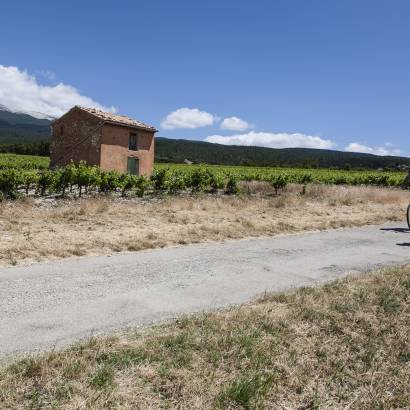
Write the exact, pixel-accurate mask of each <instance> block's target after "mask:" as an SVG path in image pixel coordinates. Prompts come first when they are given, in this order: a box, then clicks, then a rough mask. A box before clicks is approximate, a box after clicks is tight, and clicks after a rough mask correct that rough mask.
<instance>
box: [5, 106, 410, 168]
mask: <svg viewBox="0 0 410 410" xmlns="http://www.w3.org/2000/svg"><path fill="white" fill-rule="evenodd" d="M49 139H50V120H48V119H38V118H35V117H32V116H31V115H28V114H22V113H12V112H10V111H8V110H7V109H6V108H5V107H2V106H0V152H4V151H8V152H17V153H25V154H34V155H36V154H38V153H41V155H47V150H48V144H39V143H40V142H41V141H45V142H47V141H49ZM6 144H7V146H6ZM185 159H188V160H191V161H193V162H195V163H201V162H203V163H208V164H225V165H259V166H275V165H276V166H291V167H296V166H298V167H300V166H305V167H321V168H328V167H337V168H349V167H351V168H369V169H377V168H385V167H395V166H397V165H410V158H402V157H379V156H376V155H370V154H360V153H353V152H342V151H331V150H318V149H308V148H285V149H274V148H264V147H244V146H229V145H220V144H211V143H208V142H202V141H190V140H183V139H179V140H177V139H168V138H161V137H157V138H156V139H155V160H156V161H161V162H183V161H184V160H185Z"/></svg>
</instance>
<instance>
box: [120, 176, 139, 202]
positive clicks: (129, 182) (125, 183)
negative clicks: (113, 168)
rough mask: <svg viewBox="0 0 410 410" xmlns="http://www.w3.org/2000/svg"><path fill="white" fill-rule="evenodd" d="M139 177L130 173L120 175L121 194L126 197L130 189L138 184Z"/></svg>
mask: <svg viewBox="0 0 410 410" xmlns="http://www.w3.org/2000/svg"><path fill="white" fill-rule="evenodd" d="M137 179H138V177H137V176H136V175H130V174H123V175H121V176H120V177H119V185H120V189H121V196H123V197H124V196H125V195H126V194H127V192H128V191H130V190H131V189H133V188H135V187H136V186H137Z"/></svg>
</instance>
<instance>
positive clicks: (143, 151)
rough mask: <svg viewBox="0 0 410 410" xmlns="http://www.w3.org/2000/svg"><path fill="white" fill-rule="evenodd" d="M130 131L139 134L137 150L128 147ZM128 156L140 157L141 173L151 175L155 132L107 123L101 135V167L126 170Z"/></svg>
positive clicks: (120, 170)
mask: <svg viewBox="0 0 410 410" xmlns="http://www.w3.org/2000/svg"><path fill="white" fill-rule="evenodd" d="M130 133H137V134H138V150H137V151H130V150H129V149H128V144H129V137H130ZM128 157H135V158H138V159H139V174H140V175H147V176H149V175H151V174H152V171H153V166H154V133H153V132H150V131H145V130H136V129H135V128H131V127H126V126H118V125H113V124H112V125H111V124H105V125H104V126H103V128H102V136H101V162H100V166H101V168H102V169H105V170H117V171H119V172H126V171H127V159H128Z"/></svg>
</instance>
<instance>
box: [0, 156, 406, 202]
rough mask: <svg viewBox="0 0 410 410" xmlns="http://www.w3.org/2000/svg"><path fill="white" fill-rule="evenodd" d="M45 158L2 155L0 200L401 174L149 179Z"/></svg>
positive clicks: (186, 174) (358, 181)
mask: <svg viewBox="0 0 410 410" xmlns="http://www.w3.org/2000/svg"><path fill="white" fill-rule="evenodd" d="M47 167H48V158H46V157H34V156H33V157H31V156H24V155H14V154H3V155H2V156H0V199H3V200H5V199H16V198H18V197H22V196H54V197H66V196H70V197H81V196H82V195H83V194H96V193H100V194H117V195H118V194H121V196H127V195H128V196H129V195H131V196H132V195H134V196H144V195H145V194H146V193H148V194H149V193H152V192H156V193H158V192H159V193H165V192H166V193H168V194H176V193H180V192H187V191H189V192H199V191H203V192H210V193H218V192H221V191H222V192H225V193H227V194H237V193H238V192H240V190H239V187H238V183H239V182H242V181H264V182H268V183H270V184H271V185H272V186H273V187H274V188H275V192H276V193H278V191H279V190H283V189H284V188H286V186H287V185H288V184H302V185H305V186H306V185H308V184H327V185H352V186H357V185H372V186H380V187H400V186H402V185H403V183H404V180H405V174H404V173H403V172H394V171H376V172H374V171H373V172H371V171H341V170H323V169H315V170H306V169H297V168H295V169H284V168H256V167H227V166H205V165H198V166H196V165H191V166H187V165H178V164H176V165H169V164H166V165H164V164H157V165H156V166H155V170H154V174H153V175H152V176H151V178H145V177H144V176H139V177H137V176H134V175H127V174H119V173H117V172H115V171H102V170H100V169H99V168H97V167H89V166H87V165H86V164H85V163H80V164H79V165H74V164H70V165H68V166H66V167H64V168H61V169H57V170H55V171H52V170H48V169H47Z"/></svg>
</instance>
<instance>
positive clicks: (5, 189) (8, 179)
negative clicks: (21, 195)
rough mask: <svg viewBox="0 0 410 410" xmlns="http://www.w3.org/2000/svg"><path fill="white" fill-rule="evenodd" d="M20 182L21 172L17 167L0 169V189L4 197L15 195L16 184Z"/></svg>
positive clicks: (10, 197) (8, 197) (14, 196)
mask: <svg viewBox="0 0 410 410" xmlns="http://www.w3.org/2000/svg"><path fill="white" fill-rule="evenodd" d="M21 183H22V173H21V171H19V170H17V169H5V170H2V171H0V191H1V192H2V194H3V197H4V198H5V199H14V198H16V197H17V193H18V191H17V190H18V186H19V184H21Z"/></svg>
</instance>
